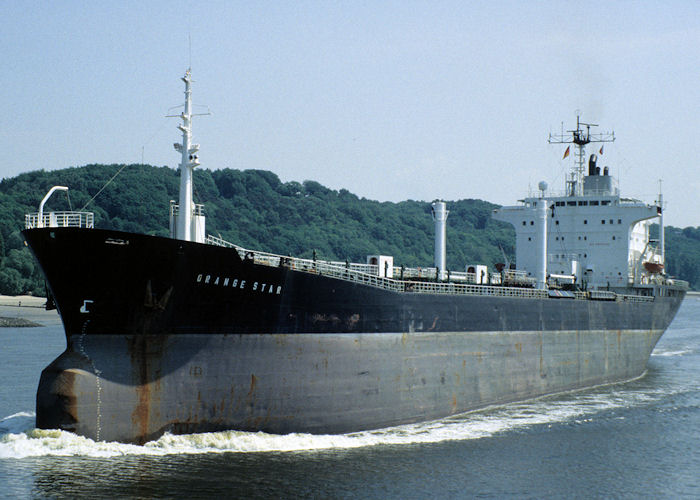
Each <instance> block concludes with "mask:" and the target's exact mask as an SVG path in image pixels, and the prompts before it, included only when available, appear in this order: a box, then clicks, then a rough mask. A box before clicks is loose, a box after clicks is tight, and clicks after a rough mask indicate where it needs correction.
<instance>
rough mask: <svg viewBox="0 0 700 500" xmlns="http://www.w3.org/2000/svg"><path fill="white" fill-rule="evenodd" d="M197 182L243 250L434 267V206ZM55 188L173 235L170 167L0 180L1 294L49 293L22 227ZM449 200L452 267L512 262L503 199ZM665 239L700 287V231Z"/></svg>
mask: <svg viewBox="0 0 700 500" xmlns="http://www.w3.org/2000/svg"><path fill="white" fill-rule="evenodd" d="M118 172H120V173H119V175H117V176H116V177H114V176H115V174H117V173H118ZM113 177H114V179H113V180H112V181H111V182H110V179H112V178H113ZM194 178H195V201H196V202H197V203H203V204H204V205H205V210H206V213H207V232H208V233H210V234H215V235H219V236H221V237H222V238H224V239H226V240H228V241H231V242H235V243H237V244H239V245H242V246H244V247H247V248H252V249H258V250H264V251H268V252H274V253H277V254H282V255H287V254H291V255H295V256H300V257H311V255H312V253H313V250H316V253H317V256H318V258H319V259H324V260H326V259H327V260H345V259H349V260H351V261H355V262H364V260H365V257H366V255H368V254H384V255H393V256H394V262H395V263H396V264H397V265H401V264H403V265H406V266H431V265H432V262H433V221H432V218H431V216H430V203H429V202H425V201H413V200H408V201H403V202H400V203H390V202H378V201H373V200H367V199H365V198H358V197H357V196H355V195H354V194H352V193H350V192H349V191H347V190H344V189H341V190H340V191H335V190H331V189H328V188H326V187H324V186H322V185H321V184H319V183H317V182H314V181H305V182H304V183H301V184H300V183H298V182H287V183H282V182H281V181H280V180H279V178H278V177H277V176H276V175H275V174H273V173H272V172H268V171H262V170H245V171H239V170H231V169H224V170H214V171H210V170H197V171H196V172H195V176H194ZM54 185H63V186H68V187H69V188H70V191H68V195H66V194H64V193H56V194H54V196H53V197H52V198H51V200H50V201H49V203H48V205H47V207H46V208H45V210H56V211H59V210H80V209H83V207H85V208H84V209H85V210H88V211H92V212H94V213H95V225H96V226H97V227H101V228H105V229H118V230H123V231H133V232H142V233H147V234H155V235H161V236H166V235H168V205H169V200H176V199H177V196H178V195H177V193H178V188H179V175H178V172H177V171H176V170H174V169H171V168H168V167H153V166H149V165H126V166H125V165H88V166H85V167H78V168H67V169H63V170H55V171H50V172H46V171H36V172H29V173H25V174H21V175H19V176H17V177H14V178H10V179H4V180H2V181H0V216H2V220H3V221H4V224H3V225H2V226H1V227H0V259H1V261H0V293H2V294H9V295H16V294H21V293H27V292H29V293H32V294H35V295H43V294H44V280H43V276H42V274H41V271H40V269H39V268H38V266H37V264H36V262H35V261H34V259H33V257H32V255H31V253H30V252H29V251H28V249H27V248H26V247H25V246H24V242H23V238H22V235H21V233H20V231H21V230H22V229H23V228H24V215H25V214H26V213H33V212H36V211H37V210H38V206H39V202H40V201H41V199H42V197H43V196H44V195H45V194H46V192H47V191H48V190H49V189H50V188H51V186H54ZM98 193H99V194H98ZM95 195H97V196H95ZM93 197H94V200H92V198H93ZM447 203H448V209H449V210H450V215H449V217H448V220H447V222H448V229H447V266H448V268H449V269H451V270H459V271H462V270H464V266H465V264H467V263H470V264H475V263H484V264H487V265H489V266H493V265H494V264H495V263H496V262H502V261H503V260H504V259H503V252H505V254H506V255H507V257H508V258H509V259H511V260H512V259H514V253H515V249H514V244H515V232H514V231H513V229H512V227H511V226H509V225H508V224H505V223H502V222H499V221H496V220H493V219H492V218H491V212H492V211H493V209H494V208H496V205H493V204H491V203H488V202H485V201H481V200H458V201H448V202H447ZM86 204H87V206H85V205H86ZM666 244H667V256H668V258H667V262H668V271H669V274H671V275H675V276H678V277H680V278H681V279H685V280H687V281H689V282H690V283H691V285H692V286H693V287H697V285H698V284H699V282H700V228H685V229H677V228H673V227H668V228H666ZM501 249H502V250H501Z"/></svg>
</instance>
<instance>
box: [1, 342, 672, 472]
mask: <svg viewBox="0 0 700 500" xmlns="http://www.w3.org/2000/svg"><path fill="white" fill-rule="evenodd" d="M660 355H664V354H660ZM668 355H671V354H668ZM679 391H680V392H682V391H681V390H680V388H679ZM668 395H669V390H668V388H655V389H650V388H648V387H647V388H644V389H640V390H636V391H635V390H625V387H624V386H619V385H617V386H608V387H607V388H605V389H601V390H599V391H595V392H593V393H591V392H586V393H571V394H568V395H562V396H557V397H556V399H555V397H549V398H542V399H539V400H534V401H529V402H525V403H517V404H511V405H508V406H505V407H499V408H492V409H486V410H482V411H479V412H473V413H469V414H464V415H460V416H456V417H450V418H446V419H442V420H436V421H432V422H424V423H419V424H411V425H402V426H398V427H391V428H387V429H380V430H375V431H365V432H356V433H351V434H340V435H313V434H287V435H274V434H266V433H263V432H255V433H254V432H240V431H225V432H211V433H202V434H189V435H181V436H174V435H171V434H166V435H164V436H162V437H161V438H160V439H158V440H156V441H151V442H149V443H146V444H145V445H143V446H138V445H131V444H122V443H114V442H109V443H108V442H95V441H93V440H91V439H87V438H84V437H81V436H77V435H75V434H72V433H70V432H65V431H60V430H41V429H36V428H35V415H34V413H30V412H21V413H16V414H14V415H10V416H8V417H6V418H4V419H3V420H0V459H2V458H24V457H35V456H86V457H114V456H120V455H170V454H198V453H253V452H294V451H314V450H323V449H330V448H333V449H349V448H360V447H366V446H377V445H407V444H416V443H437V442H442V441H455V440H470V439H479V438H484V437H489V436H493V435H495V434H498V433H503V432H506V431H511V432H512V431H519V430H525V429H527V428H529V427H532V426H535V425H542V424H550V425H551V424H556V423H565V422H573V423H577V422H580V421H586V420H590V419H591V418H592V417H593V416H594V415H595V414H597V413H600V412H602V411H605V410H611V409H616V408H627V407H631V406H640V405H644V404H648V403H650V402H653V401H657V400H659V399H661V398H663V397H666V396H668Z"/></svg>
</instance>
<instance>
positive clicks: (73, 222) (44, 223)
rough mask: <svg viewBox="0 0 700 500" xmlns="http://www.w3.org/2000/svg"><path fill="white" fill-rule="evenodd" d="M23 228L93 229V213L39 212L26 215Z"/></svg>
mask: <svg viewBox="0 0 700 500" xmlns="http://www.w3.org/2000/svg"><path fill="white" fill-rule="evenodd" d="M24 227H25V228H26V229H34V228H41V227H84V228H88V229H92V228H94V227H95V214H94V213H93V212H68V211H66V212H48V213H46V212H43V213H42V212H40V213H34V214H26V215H25V216H24Z"/></svg>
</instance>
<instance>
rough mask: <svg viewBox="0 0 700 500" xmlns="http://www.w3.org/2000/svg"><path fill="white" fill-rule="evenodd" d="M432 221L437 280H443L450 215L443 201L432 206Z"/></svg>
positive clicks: (445, 273)
mask: <svg viewBox="0 0 700 500" xmlns="http://www.w3.org/2000/svg"><path fill="white" fill-rule="evenodd" d="M432 213H433V220H434V221H435V267H436V268H437V270H438V279H439V280H440V281H442V280H444V279H445V276H446V275H447V272H446V267H447V264H446V262H447V257H446V247H447V238H446V228H447V215H448V214H449V213H450V211H449V210H447V208H446V205H445V202H444V201H436V202H434V203H433V204H432Z"/></svg>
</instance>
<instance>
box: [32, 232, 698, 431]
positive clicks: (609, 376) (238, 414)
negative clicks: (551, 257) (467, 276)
mask: <svg viewBox="0 0 700 500" xmlns="http://www.w3.org/2000/svg"><path fill="white" fill-rule="evenodd" d="M24 235H25V238H26V240H27V242H28V244H29V246H30V247H31V249H32V251H33V252H34V254H35V255H36V257H37V259H38V260H39V263H40V265H41V267H42V269H43V270H44V273H45V275H46V278H47V281H48V284H49V287H50V289H51V291H52V294H53V296H54V298H55V301H56V305H57V308H58V310H59V312H60V314H61V318H62V320H63V323H64V327H65V331H66V337H67V349H66V351H65V352H64V353H63V354H62V355H61V356H59V358H57V359H56V360H55V361H54V362H53V363H52V364H51V365H49V366H48V367H47V368H46V369H45V370H44V371H43V373H42V377H41V381H40V384H39V390H38V393H37V425H38V426H39V427H42V428H59V429H65V430H70V431H73V432H77V433H79V434H81V435H85V436H87V437H90V438H93V439H98V440H118V441H126V442H144V441H146V440H150V439H153V438H156V437H157V436H159V435H161V434H163V433H164V432H173V433H190V432H204V431H212V430H225V429H236V430H262V431H267V432H274V433H287V432H312V433H338V432H351V431H357V430H363V429H372V428H380V427H386V426H390V425H397V424H403V423H411V422H417V421H422V420H429V419H434V418H440V417H445V416H448V415H452V414H456V413H462V412H465V411H469V410H473V409H477V408H481V407H484V406H487V405H493V404H502V403H506V402H511V401H517V400H523V399H528V398H532V397H537V396H541V395H545V394H551V393H556V392H561V391H566V390H572V389H578V388H583V387H588V386H593V385H598V384H603V383H610V382H616V381H622V380H627V379H631V378H634V377H637V376H639V375H641V374H642V373H643V372H644V369H645V366H646V362H647V360H648V358H649V355H650V353H651V351H652V349H653V348H654V346H655V345H656V342H657V341H658V339H659V337H660V336H661V335H662V334H663V332H664V330H665V329H666V328H667V326H668V325H669V323H670V322H671V320H672V319H673V317H674V315H675V313H676V311H677V309H678V307H679V305H680V303H681V301H682V299H683V296H684V293H685V292H684V290H682V289H676V288H674V287H665V286H664V287H661V286H654V287H648V288H647V289H645V290H644V292H645V293H648V296H645V297H643V298H644V300H580V299H569V298H549V297H541V296H538V297H528V296H526V295H519V294H517V293H513V296H509V295H508V294H503V293H501V294H498V295H490V294H489V293H471V294H450V293H411V291H410V288H403V289H402V290H401V291H396V290H391V289H386V288H380V287H376V286H371V285H368V284H362V283H357V282H353V281H348V280H343V279H339V278H338V277H331V276H326V275H323V274H322V273H321V272H317V273H314V272H313V270H311V272H309V270H305V271H300V270H296V269H293V266H291V267H290V266H286V265H280V266H269V265H262V264H258V263H255V261H254V260H253V259H246V258H245V256H243V257H242V256H241V255H239V253H238V252H237V251H236V250H233V249H230V248H223V247H217V246H212V245H204V244H198V243H189V242H184V241H179V240H173V239H166V238H159V237H152V236H145V235H137V234H131V233H121V232H116V231H103V230H95V229H89V230H87V229H80V228H46V229H30V230H26V231H25V232H24ZM488 289H489V288H488V287H485V288H484V291H485V292H486V291H488ZM631 298H632V299H633V298H634V297H631Z"/></svg>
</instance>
